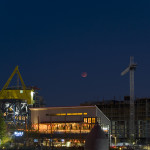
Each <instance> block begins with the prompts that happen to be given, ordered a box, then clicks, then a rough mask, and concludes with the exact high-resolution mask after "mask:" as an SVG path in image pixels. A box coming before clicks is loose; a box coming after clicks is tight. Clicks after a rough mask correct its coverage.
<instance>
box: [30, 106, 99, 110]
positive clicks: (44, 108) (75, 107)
mask: <svg viewBox="0 0 150 150" xmlns="http://www.w3.org/2000/svg"><path fill="white" fill-rule="evenodd" d="M70 108H72V109H77V108H80V109H81V108H82V109H84V108H96V106H62V107H40V108H30V110H51V109H70Z"/></svg>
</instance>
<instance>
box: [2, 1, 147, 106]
mask: <svg viewBox="0 0 150 150" xmlns="http://www.w3.org/2000/svg"><path fill="white" fill-rule="evenodd" d="M0 52H1V53H0V64H1V65H0V68H1V73H0V87H1V88H2V87H3V85H4V84H5V82H6V81H7V79H8V77H9V76H10V74H11V73H12V71H13V69H14V68H15V66H16V65H19V69H20V72H21V74H22V76H23V79H24V82H25V84H26V85H27V86H28V85H29V86H33V85H36V86H38V87H39V88H40V89H41V90H40V95H42V96H43V97H44V98H45V101H46V103H47V105H48V106H63V105H79V104H80V103H81V102H84V101H89V100H92V99H93V100H94V99H97V97H99V99H102V98H103V97H104V98H105V99H110V98H112V97H114V96H116V98H119V97H120V96H121V97H123V96H124V95H129V76H128V75H126V76H123V77H121V76H120V73H121V71H123V70H124V69H125V68H126V67H127V66H128V64H129V57H130V56H134V57H135V62H137V63H138V68H137V71H136V74H135V94H136V96H139V97H150V1H149V0H144V1H141V0H134V1H121V0H119V1H118V0H117V1H97V2H96V1H59V0H58V1H50V0H47V1H38V0H36V1H34V0H33V1H21V0H18V1H12V0H3V1H0ZM83 71H86V72H87V73H88V76H87V77H86V78H82V77H81V72H83Z"/></svg>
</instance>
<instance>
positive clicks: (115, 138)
mask: <svg viewBox="0 0 150 150" xmlns="http://www.w3.org/2000/svg"><path fill="white" fill-rule="evenodd" d="M114 138H115V146H116V145H117V144H116V143H117V137H116V136H115V137H114Z"/></svg>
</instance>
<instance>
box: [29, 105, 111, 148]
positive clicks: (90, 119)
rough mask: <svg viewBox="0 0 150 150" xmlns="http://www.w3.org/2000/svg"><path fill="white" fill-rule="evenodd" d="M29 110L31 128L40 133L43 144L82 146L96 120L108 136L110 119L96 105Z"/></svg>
mask: <svg viewBox="0 0 150 150" xmlns="http://www.w3.org/2000/svg"><path fill="white" fill-rule="evenodd" d="M30 110H31V123H32V129H33V131H35V132H38V133H39V134H40V136H39V137H40V138H42V144H43V145H45V146H55V147H58V146H66V147H71V146H83V145H84V143H85V139H86V136H87V134H88V133H89V132H90V131H91V129H92V128H93V127H94V125H95V123H97V122H98V123H99V124H100V125H101V128H102V129H103V130H104V132H105V134H106V135H107V137H108V138H109V137H110V127H111V124H110V120H109V119H108V118H107V117H106V116H105V115H104V114H103V112H102V111H101V110H100V109H99V108H98V107H97V106H72V107H45V108H30ZM40 140H41V139H40ZM35 141H37V140H35ZM38 141H39V140H38Z"/></svg>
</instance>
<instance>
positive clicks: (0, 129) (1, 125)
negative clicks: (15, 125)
mask: <svg viewBox="0 0 150 150" xmlns="http://www.w3.org/2000/svg"><path fill="white" fill-rule="evenodd" d="M6 137H7V126H6V124H5V121H4V118H3V114H2V112H0V139H1V142H2V143H3V141H4V140H5V139H6Z"/></svg>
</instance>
